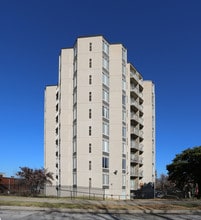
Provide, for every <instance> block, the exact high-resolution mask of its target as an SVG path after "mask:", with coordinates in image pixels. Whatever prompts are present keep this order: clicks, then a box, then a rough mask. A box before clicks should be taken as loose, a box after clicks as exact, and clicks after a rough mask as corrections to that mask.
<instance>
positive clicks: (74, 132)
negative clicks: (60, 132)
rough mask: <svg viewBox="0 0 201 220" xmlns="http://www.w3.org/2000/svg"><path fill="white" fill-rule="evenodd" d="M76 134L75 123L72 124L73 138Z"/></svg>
mask: <svg viewBox="0 0 201 220" xmlns="http://www.w3.org/2000/svg"><path fill="white" fill-rule="evenodd" d="M76 134H77V124H76V122H74V123H73V136H76Z"/></svg>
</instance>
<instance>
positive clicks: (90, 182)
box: [89, 178, 92, 188]
mask: <svg viewBox="0 0 201 220" xmlns="http://www.w3.org/2000/svg"><path fill="white" fill-rule="evenodd" d="M91 185H92V181H91V178H89V188H91Z"/></svg>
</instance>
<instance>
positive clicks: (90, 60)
mask: <svg viewBox="0 0 201 220" xmlns="http://www.w3.org/2000/svg"><path fill="white" fill-rule="evenodd" d="M91 67H92V59H89V68H91Z"/></svg>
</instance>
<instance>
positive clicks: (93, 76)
mask: <svg viewBox="0 0 201 220" xmlns="http://www.w3.org/2000/svg"><path fill="white" fill-rule="evenodd" d="M154 100H155V95H154V85H153V83H152V82H151V81H143V78H142V76H141V75H140V73H139V72H138V71H137V70H136V69H135V67H134V66H133V65H132V64H130V63H128V62H127V49H126V48H125V47H124V46H123V45H122V44H110V43H108V42H107V41H106V40H105V39H104V37H103V36H92V37H80V38H78V39H77V40H76V42H75V44H74V47H73V48H67V49H62V50H61V54H60V57H59V81H58V85H54V86H47V87H46V90H45V130H44V133H45V138H44V139H45V146H44V148H45V168H46V169H48V171H51V172H53V173H54V181H53V186H52V187H51V186H47V187H46V193H47V194H49V195H50V194H54V195H55V194H56V193H57V195H59V196H62V195H66V193H67V192H68V191H67V190H73V191H74V192H76V191H77V192H78V191H85V190H86V191H91V192H92V191H93V192H94V191H95V190H97V191H98V192H104V195H105V196H107V195H113V196H114V197H115V196H118V198H128V197H130V195H132V192H133V190H136V189H138V188H140V186H141V184H143V183H145V182H146V183H148V182H155V102H154Z"/></svg>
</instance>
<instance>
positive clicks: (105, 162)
mask: <svg viewBox="0 0 201 220" xmlns="http://www.w3.org/2000/svg"><path fill="white" fill-rule="evenodd" d="M102 167H103V168H104V169H109V158H108V157H103V158H102Z"/></svg>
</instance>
